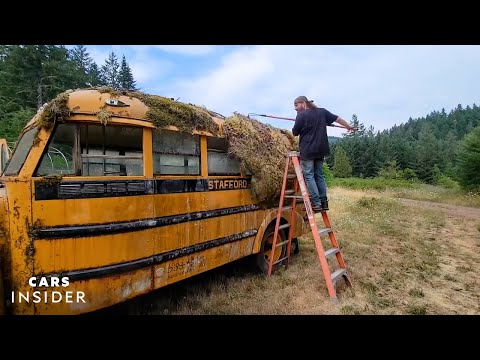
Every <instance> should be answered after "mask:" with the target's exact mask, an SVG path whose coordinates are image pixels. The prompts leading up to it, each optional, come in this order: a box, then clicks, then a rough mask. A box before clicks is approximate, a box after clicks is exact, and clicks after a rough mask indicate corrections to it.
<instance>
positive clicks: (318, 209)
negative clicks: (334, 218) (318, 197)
mask: <svg viewBox="0 0 480 360" xmlns="http://www.w3.org/2000/svg"><path fill="white" fill-rule="evenodd" d="M312 210H313V212H314V213H319V212H322V211H323V208H322V207H321V206H318V205H317V206H312Z"/></svg>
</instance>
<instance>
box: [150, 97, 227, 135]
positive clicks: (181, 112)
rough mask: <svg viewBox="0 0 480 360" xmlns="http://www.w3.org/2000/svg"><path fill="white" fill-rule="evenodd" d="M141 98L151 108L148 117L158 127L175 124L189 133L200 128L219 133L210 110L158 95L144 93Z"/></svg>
mask: <svg viewBox="0 0 480 360" xmlns="http://www.w3.org/2000/svg"><path fill="white" fill-rule="evenodd" d="M141 100H142V101H143V102H144V103H145V104H146V105H147V106H148V108H149V110H148V111H147V115H146V116H147V119H149V120H152V121H153V122H154V123H155V126H156V127H157V128H158V129H161V128H164V127H166V126H175V127H177V128H178V130H180V131H182V132H188V133H192V132H193V131H194V130H199V131H208V132H210V133H212V134H215V135H217V134H218V132H219V127H218V125H217V124H216V123H215V122H214V121H213V120H212V117H211V115H210V114H209V112H208V111H206V110H204V109H202V108H201V107H198V106H195V105H190V104H184V103H180V102H177V101H174V100H171V99H168V98H165V97H161V96H156V95H144V97H143V99H141Z"/></svg>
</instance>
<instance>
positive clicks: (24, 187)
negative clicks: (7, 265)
mask: <svg viewBox="0 0 480 360" xmlns="http://www.w3.org/2000/svg"><path fill="white" fill-rule="evenodd" d="M5 186H6V189H7V197H8V213H9V214H10V217H9V219H10V226H9V235H10V239H9V240H10V241H9V243H8V244H7V246H8V247H9V250H10V251H9V253H10V256H11V274H12V282H13V290H14V291H23V290H25V289H27V288H28V287H29V286H28V279H29V278H30V277H31V276H32V275H33V264H34V254H35V247H34V243H33V239H31V238H30V237H29V235H28V229H29V227H30V226H31V224H32V221H31V206H30V204H31V202H30V200H31V199H30V197H31V189H30V182H29V181H27V182H6V183H5ZM7 296H8V294H7ZM17 313H19V314H32V313H33V306H32V305H31V304H30V305H28V306H23V307H22V308H21V309H19V310H18V311H17Z"/></svg>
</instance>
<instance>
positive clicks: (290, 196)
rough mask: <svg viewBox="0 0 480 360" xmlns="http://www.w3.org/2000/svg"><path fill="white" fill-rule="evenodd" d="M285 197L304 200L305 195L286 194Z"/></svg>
mask: <svg viewBox="0 0 480 360" xmlns="http://www.w3.org/2000/svg"><path fill="white" fill-rule="evenodd" d="M285 198H287V199H297V200H303V196H302V195H285Z"/></svg>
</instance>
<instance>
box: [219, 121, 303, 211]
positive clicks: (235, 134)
mask: <svg viewBox="0 0 480 360" xmlns="http://www.w3.org/2000/svg"><path fill="white" fill-rule="evenodd" d="M223 130H224V132H225V135H226V137H227V139H228V142H229V153H231V154H233V155H234V156H235V157H236V158H238V159H239V160H240V162H241V164H242V167H243V168H245V169H247V170H248V171H250V172H251V173H252V194H253V196H254V198H255V199H256V200H257V201H258V202H259V204H260V205H262V206H264V207H270V206H278V199H279V197H280V192H281V189H282V181H283V172H284V171H285V165H286V161H287V155H288V151H292V150H295V149H296V145H295V138H294V136H293V134H291V133H289V132H288V131H287V130H280V129H277V128H275V127H273V126H271V125H266V124H263V123H261V122H259V121H257V120H253V119H250V118H248V117H246V116H244V115H242V114H238V113H235V114H234V116H231V117H227V118H226V119H225V123H224V125H223Z"/></svg>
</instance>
